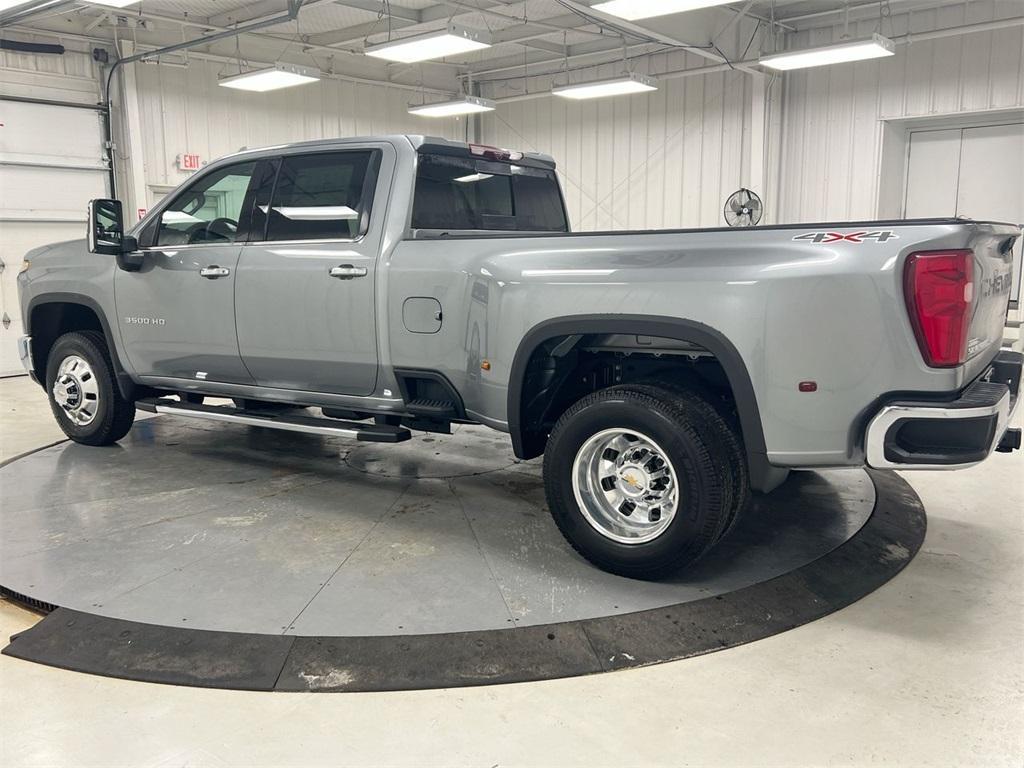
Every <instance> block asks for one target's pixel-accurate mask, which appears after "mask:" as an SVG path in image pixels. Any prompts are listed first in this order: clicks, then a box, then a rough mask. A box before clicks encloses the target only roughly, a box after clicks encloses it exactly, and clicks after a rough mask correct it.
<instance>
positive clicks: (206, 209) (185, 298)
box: [114, 160, 265, 383]
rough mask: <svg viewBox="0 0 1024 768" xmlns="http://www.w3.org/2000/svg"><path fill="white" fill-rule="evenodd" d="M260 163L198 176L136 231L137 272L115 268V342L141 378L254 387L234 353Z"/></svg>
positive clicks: (235, 351)
mask: <svg viewBox="0 0 1024 768" xmlns="http://www.w3.org/2000/svg"><path fill="white" fill-rule="evenodd" d="M264 164H265V161H264V162H260V161H256V160H250V161H246V162H240V163H233V164H231V165H227V166H224V167H221V168H217V169H212V170H210V171H209V172H207V173H204V174H202V175H201V176H199V177H198V178H197V179H196V180H195V181H194V182H193V183H192V184H190V185H189V186H187V187H185V189H183V190H182V191H181V192H180V193H178V194H177V195H175V197H174V199H173V200H172V201H171V203H170V204H169V205H167V206H166V207H165V208H164V209H163V210H162V211H161V213H160V215H159V217H158V219H157V220H156V221H154V222H152V223H150V224H149V225H147V227H146V228H145V229H144V230H143V232H142V233H141V235H140V246H141V247H140V250H141V251H142V252H143V254H144V258H143V260H142V265H141V268H140V269H138V271H131V272H128V271H123V270H117V272H116V277H115V280H114V296H115V301H116V304H117V314H118V325H119V327H120V331H121V339H122V342H123V344H124V348H125V351H126V353H127V356H128V359H129V361H130V362H131V364H132V366H133V367H134V369H135V371H136V373H137V374H139V375H140V376H149V377H160V378H175V379H192V380H200V381H218V382H231V383H251V382H252V377H251V376H250V375H249V373H248V371H246V369H245V366H244V365H243V364H242V358H241V356H240V355H239V353H238V338H237V336H236V334H235V304H234V292H235V280H236V277H237V275H236V270H237V268H238V257H239V253H240V251H241V240H242V239H244V238H245V235H246V230H247V221H248V211H249V210H250V209H251V188H252V182H253V178H254V175H255V174H256V171H257V169H258V168H260V167H262V166H263V165H264Z"/></svg>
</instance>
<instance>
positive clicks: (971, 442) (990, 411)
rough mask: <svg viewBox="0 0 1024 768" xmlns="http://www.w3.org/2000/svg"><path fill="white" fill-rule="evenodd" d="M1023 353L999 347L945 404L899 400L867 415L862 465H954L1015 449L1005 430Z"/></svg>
mask: <svg viewBox="0 0 1024 768" xmlns="http://www.w3.org/2000/svg"><path fill="white" fill-rule="evenodd" d="M1022 365H1024V355H1022V354H1021V353H1020V352H1011V351H1002V352H1000V353H999V354H998V355H997V356H996V359H995V360H994V361H993V362H992V366H991V368H989V370H988V371H987V372H986V373H985V375H983V376H982V377H981V378H979V379H978V380H976V381H975V382H974V383H973V384H971V385H970V386H969V387H967V389H965V390H964V391H963V392H962V393H961V394H960V396H959V397H958V398H957V399H956V400H953V401H951V402H942V403H936V402H928V401H912V400H899V401H893V402H891V403H888V404H886V405H885V406H883V407H882V408H881V410H879V412H878V413H877V414H876V415H875V416H874V418H872V419H871V422H870V423H869V424H868V428H867V433H866V437H865V448H866V453H867V463H868V465H869V466H872V467H875V468H877V469H960V468H963V467H969V466H971V465H973V464H977V463H978V462H980V461H983V460H984V459H986V458H987V457H988V456H989V454H991V453H992V452H993V451H995V450H997V449H999V450H1007V451H1009V450H1016V449H1017V448H1019V447H1020V433H1019V432H1018V431H1016V430H1012V431H1009V432H1008V431H1007V426H1008V425H1009V423H1010V416H1011V415H1012V413H1013V411H1014V408H1015V407H1016V405H1017V401H1018V397H1017V395H1018V393H1019V391H1020V380H1021V368H1022Z"/></svg>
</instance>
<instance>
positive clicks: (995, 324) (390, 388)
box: [19, 136, 1021, 578]
mask: <svg viewBox="0 0 1024 768" xmlns="http://www.w3.org/2000/svg"><path fill="white" fill-rule="evenodd" d="M87 234H88V238H87V240H86V241H75V242H67V243H60V244H56V245H51V246H47V247H44V248H39V249H36V250H34V251H32V252H31V253H29V254H28V255H27V256H26V260H25V264H24V267H23V272H22V273H21V275H20V278H19V286H20V296H21V305H22V312H23V315H24V322H25V326H24V327H25V328H26V329H27V334H28V335H27V336H25V337H24V338H23V339H22V340H21V342H20V344H21V356H22V359H23V361H24V364H25V366H26V367H27V369H28V371H29V373H31V375H32V376H33V377H34V378H35V380H36V381H38V382H39V383H40V384H42V385H43V387H44V388H45V390H46V392H47V394H48V396H49V398H50V402H51V405H52V408H53V412H54V415H55V417H56V419H57V421H58V422H59V423H60V426H61V427H62V429H63V430H64V432H65V433H66V434H67V435H68V437H70V438H71V439H72V440H75V441H77V442H79V443H85V444H88V445H106V444H109V443H112V442H114V441H116V440H119V439H120V438H122V437H123V436H124V435H125V434H126V433H127V432H128V430H129V429H130V427H131V425H132V420H133V418H134V416H135V412H136V408H142V409H144V410H148V411H155V412H158V413H168V414H176V415H179V416H182V417H188V418H196V419H215V420H220V421H225V422H234V423H239V424H248V425H257V426H263V427H273V428H278V429H286V430H293V431H299V432H312V433H317V434H326V435H338V436H343V437H349V438H352V439H355V440H377V441H383V442H400V441H402V440H405V439H408V437H409V436H410V432H409V430H410V429H421V430H433V431H439V432H445V431H448V430H450V427H451V425H452V424H453V423H477V424H484V425H487V426H489V427H492V428H494V429H496V430H500V431H502V432H507V433H508V434H509V435H510V437H511V440H512V445H513V448H514V451H515V454H516V455H517V456H519V457H521V458H527V459H528V458H532V457H536V456H539V455H541V454H543V455H544V476H545V486H546V492H547V499H548V504H549V507H550V509H551V513H552V515H553V516H554V519H555V521H556V522H557V524H558V527H559V528H560V529H561V531H562V533H563V534H564V535H565V537H566V538H567V539H568V541H569V542H570V543H571V544H572V546H573V547H575V548H576V549H577V550H578V551H579V552H580V553H582V554H583V555H584V556H585V557H587V558H588V559H590V560H591V561H592V562H594V563H596V564H597V565H598V566H600V567H602V568H605V569H607V570H610V571H614V572H617V573H620V574H625V575H628V576H633V577H641V578H657V577H660V576H664V575H666V574H669V573H671V572H673V571H676V570H678V569H680V568H681V567H683V566H685V565H686V564H688V563H690V562H692V561H693V560H695V559H696V558H698V557H700V555H702V554H703V553H704V552H706V551H707V550H708V549H710V548H711V547H712V546H713V545H714V544H715V542H716V541H718V540H719V539H720V538H721V537H722V536H723V535H724V533H725V532H726V531H727V530H728V529H729V526H730V525H731V524H732V522H733V521H734V519H735V518H736V515H737V513H738V512H739V511H740V510H741V509H742V508H743V506H744V505H745V504H746V502H747V500H748V498H749V494H750V492H751V490H754V491H759V492H768V491H771V490H772V488H774V487H775V486H777V485H778V484H779V483H780V482H782V480H783V479H784V478H785V476H786V474H787V472H788V471H789V470H790V469H799V468H811V467H860V466H864V465H868V466H871V467H888V468H900V469H915V468H929V469H934V468H955V467H963V466H968V465H971V464H974V463H976V462H979V461H981V460H983V459H984V458H986V457H987V456H988V455H989V454H990V453H991V452H992V451H993V450H1012V449H1014V448H1017V447H1018V446H1019V443H1020V432H1019V431H1018V430H1013V429H1008V427H1007V424H1008V421H1009V417H1010V413H1011V409H1012V407H1013V405H1014V404H1015V402H1016V399H1017V390H1018V388H1019V383H1020V376H1021V355H1020V354H1017V353H1011V352H1000V349H999V346H1000V341H1001V337H1002V329H1003V324H1004V318H1005V313H1006V309H1007V301H1008V296H1009V286H1010V265H1011V248H1012V247H1013V245H1014V241H1015V239H1017V238H1018V237H1019V236H1020V229H1019V227H1016V226H1011V225H1006V224H996V223H988V222H977V221H965V220H945V219H944V220H914V221H884V222H858V223H828V224H796V225H786V226H769V227H759V228H756V229H754V228H750V229H704V230H675V231H655V232H587V233H571V232H570V231H569V224H568V220H567V216H566V213H565V206H564V203H563V200H562V194H561V191H560V188H559V185H558V181H557V179H556V176H555V165H554V162H553V161H552V159H551V158H550V157H547V156H545V155H539V154H532V153H526V154H524V153H516V152H510V151H506V150H499V149H496V148H491V147H482V146H476V145H467V144H462V143H456V142H452V141H447V140H444V139H434V138H429V137H424V136H388V137H379V138H361V139H345V140H328V141H316V142H306V143H301V144H293V145H289V146H279V147H273V148H268V149H262V150H254V151H245V152H240V153H238V154H235V155H231V156H229V157H225V158H223V159H221V160H219V161H217V162H214V163H212V164H210V165H209V166H207V167H206V168H204V169H203V170H202V171H200V172H199V173H197V174H196V175H195V176H193V177H192V178H191V179H189V180H188V181H187V182H186V183H185V184H183V185H182V186H181V187H180V188H179V189H178V190H176V191H175V192H174V193H172V194H170V195H168V197H167V198H166V199H165V200H164V201H163V202H162V203H160V204H159V205H157V206H156V207H155V208H154V209H153V210H152V211H150V213H149V214H148V215H147V216H146V217H145V219H144V220H143V221H141V222H140V223H139V224H138V225H137V226H135V227H134V228H133V229H131V230H130V231H128V232H125V231H124V228H123V226H122V219H121V205H120V203H119V202H117V201H114V200H95V201H93V202H92V203H91V204H90V221H89V228H88V233H87ZM205 396H219V397H229V398H233V400H234V403H235V405H234V407H227V406H215V405H211V404H204V402H203V398H204V397H205ZM313 408H315V409H319V413H315V412H314V411H312V410H309V409H313Z"/></svg>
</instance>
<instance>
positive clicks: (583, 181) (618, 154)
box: [481, 0, 1024, 230]
mask: <svg viewBox="0 0 1024 768" xmlns="http://www.w3.org/2000/svg"><path fill="white" fill-rule="evenodd" d="M1022 13H1024V3H1022V2H1020V0H974V1H973V2H970V3H964V4H963V5H957V6H952V7H948V8H943V9H939V10H934V9H932V10H927V11H919V12H915V13H913V14H909V15H908V14H903V15H897V16H892V17H891V18H886V19H885V20H884V21H883V22H882V33H883V34H886V35H890V36H899V35H902V34H905V33H906V32H908V31H911V32H923V31H928V30H934V29H940V28H946V27H955V26H958V25H962V24H972V23H976V22H983V21H991V20H993V19H998V18H1008V17H1012V16H1020V15H1021V14H1022ZM877 27H878V22H877V21H875V20H872V21H869V22H862V23H859V24H851V26H850V29H849V33H850V35H851V36H854V37H855V36H859V35H870V34H871V33H872V32H874V31H876V28H877ZM843 31H844V30H843V29H842V27H836V28H835V29H833V28H827V29H818V30H812V31H807V32H802V33H799V34H798V35H796V36H795V37H794V38H793V39H792V40H790V41H788V46H789V47H792V48H801V47H806V46H810V45H819V44H825V43H829V42H833V41H836V40H838V39H839V38H840V36H841V35H842V34H843ZM661 58H662V57H656V59H655V61H654V62H653V64H654V65H653V66H652V67H651V70H652V71H655V72H656V71H671V70H674V69H677V68H678V66H676V65H674V64H673V63H666V62H664V61H660V60H659V59H661ZM702 64H707V62H706V61H703V62H702V61H700V60H697V59H696V58H695V57H693V56H689V57H688V60H687V64H686V66H688V67H697V66H701V65H702ZM603 74H612V72H611V71H608V72H605V73H603ZM750 90H751V81H750V76H749V75H746V74H744V73H742V72H716V73H712V74H707V75H701V76H693V77H686V78H680V79H663V80H662V81H661V82H660V84H659V90H658V91H656V92H654V93H651V94H642V95H638V96H632V97H628V98H618V99H603V100H598V101H594V102H584V103H582V104H578V103H568V104H567V103H565V102H563V100H562V99H556V98H553V97H542V98H538V99H535V100H531V101H517V102H509V103H505V104H501V105H499V108H498V110H497V111H496V112H495V113H492V114H488V115H486V116H485V117H484V118H483V123H482V125H483V130H482V135H481V141H483V142H485V143H489V144H497V145H500V146H505V147H510V148H515V149H529V150H537V151H542V152H549V153H551V154H552V155H554V156H555V159H556V160H557V161H558V163H559V165H560V171H561V175H562V182H563V186H564V189H565V194H566V198H567V201H568V205H569V210H570V214H571V220H572V223H573V227H574V228H575V229H577V230H595V229H649V228H658V227H710V226H721V225H722V224H723V221H722V205H723V203H724V200H725V198H726V196H727V195H728V194H729V193H730V192H732V191H733V190H735V189H736V188H737V187H739V186H741V185H747V184H749V183H750V178H749V173H748V171H749V169H748V167H747V164H746V158H747V157H748V155H749V153H750V152H751V149H752V148H751V147H750V146H749V141H750V139H749V129H750V117H751V113H750V110H751V105H752V101H751V95H750ZM770 93H771V94H772V95H773V96H774V97H775V98H776V99H778V100H779V101H781V104H779V105H777V106H776V102H775V100H772V101H771V102H770V105H771V108H769V110H768V115H767V120H768V125H767V135H768V137H769V140H768V142H767V143H768V147H767V150H766V153H765V155H764V160H765V165H766V168H767V179H766V181H765V183H764V184H763V185H762V187H763V188H761V189H757V190H756V191H757V192H759V193H761V194H762V196H763V197H764V200H765V212H766V213H765V218H764V223H775V222H794V221H822V220H826V219H828V220H843V219H849V220H854V219H870V218H874V217H876V216H878V215H879V213H880V211H879V195H878V192H879V185H880V184H885V183H891V184H896V185H902V183H903V181H902V179H903V169H902V167H899V168H895V169H894V168H883V167H882V126H883V123H884V121H886V120H895V119H903V118H908V117H921V116H927V115H958V114H959V115H964V114H971V113H978V115H979V116H978V119H979V120H981V121H982V122H984V115H983V113H984V112H985V111H986V110H997V109H1007V108H1019V107H1024V27H1022V26H1013V27H1008V28H1007V29H1005V30H997V31H993V32H982V33H974V34H970V35H963V36H960V37H950V38H945V39H941V40H934V41H925V42H916V43H913V44H901V45H898V46H897V49H896V55H895V56H893V57H892V58H890V59H885V60H883V61H882V62H881V63H878V62H866V63H861V64H846V65H839V66H833V67H821V68H816V69H813V70H807V71H804V72H793V73H789V74H786V75H783V76H780V77H778V78H777V79H776V81H775V83H774V85H773V86H772V88H771V90H770ZM780 95H781V98H779V96H780Z"/></svg>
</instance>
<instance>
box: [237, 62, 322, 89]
mask: <svg viewBox="0 0 1024 768" xmlns="http://www.w3.org/2000/svg"><path fill="white" fill-rule="evenodd" d="M319 79H320V72H319V71H318V70H315V69H312V68H311V67H300V66H297V65H295V64H275V65H274V66H272V67H264V68H263V69H254V70H253V71H251V72H243V73H242V74H240V75H231V76H230V77H222V78H221V79H220V80H218V81H217V85H223V86H224V87H225V88H237V89H238V90H240V91H261V92H262V91H276V90H277V89H278V88H288V87H290V86H293V85H304V84H305V83H313V82H316V81H317V80H319Z"/></svg>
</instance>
